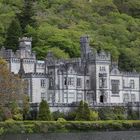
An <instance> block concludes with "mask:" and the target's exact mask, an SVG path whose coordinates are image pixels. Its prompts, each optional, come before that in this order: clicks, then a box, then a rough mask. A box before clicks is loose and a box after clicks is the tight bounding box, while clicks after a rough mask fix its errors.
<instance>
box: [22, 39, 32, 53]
mask: <svg viewBox="0 0 140 140" xmlns="http://www.w3.org/2000/svg"><path fill="white" fill-rule="evenodd" d="M19 49H20V50H26V51H27V52H29V53H30V54H31V51H32V38H28V37H22V38H19Z"/></svg>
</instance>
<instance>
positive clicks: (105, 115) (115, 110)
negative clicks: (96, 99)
mask: <svg viewBox="0 0 140 140" xmlns="http://www.w3.org/2000/svg"><path fill="white" fill-rule="evenodd" d="M98 113H99V118H100V119H101V120H124V119H126V115H125V110H124V108H123V107H118V106H116V107H103V108H100V109H99V110H98Z"/></svg>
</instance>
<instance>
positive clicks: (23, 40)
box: [19, 37, 32, 42]
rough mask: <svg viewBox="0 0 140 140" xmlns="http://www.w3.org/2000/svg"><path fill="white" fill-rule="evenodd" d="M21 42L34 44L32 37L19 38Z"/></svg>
mask: <svg viewBox="0 0 140 140" xmlns="http://www.w3.org/2000/svg"><path fill="white" fill-rule="evenodd" d="M19 42H32V37H29V38H28V37H22V38H19Z"/></svg>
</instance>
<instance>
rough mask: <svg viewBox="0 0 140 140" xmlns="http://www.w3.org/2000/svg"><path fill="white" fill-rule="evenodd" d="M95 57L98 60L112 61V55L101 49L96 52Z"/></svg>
mask: <svg viewBox="0 0 140 140" xmlns="http://www.w3.org/2000/svg"><path fill="white" fill-rule="evenodd" d="M95 59H96V61H110V62H111V55H110V53H108V52H105V51H103V50H101V51H100V52H99V53H97V52H96V55H95Z"/></svg>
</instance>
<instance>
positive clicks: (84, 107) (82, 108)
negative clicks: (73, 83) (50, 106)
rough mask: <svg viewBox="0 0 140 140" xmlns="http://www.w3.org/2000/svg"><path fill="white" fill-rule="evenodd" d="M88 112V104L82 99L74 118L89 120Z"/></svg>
mask: <svg viewBox="0 0 140 140" xmlns="http://www.w3.org/2000/svg"><path fill="white" fill-rule="evenodd" d="M90 114H91V112H90V109H89V107H88V104H87V103H85V102H83V101H80V104H79V107H78V109H77V114H76V118H75V120H78V121H90Z"/></svg>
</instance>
